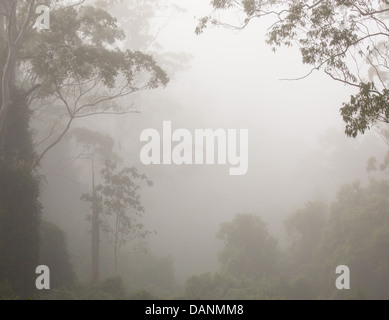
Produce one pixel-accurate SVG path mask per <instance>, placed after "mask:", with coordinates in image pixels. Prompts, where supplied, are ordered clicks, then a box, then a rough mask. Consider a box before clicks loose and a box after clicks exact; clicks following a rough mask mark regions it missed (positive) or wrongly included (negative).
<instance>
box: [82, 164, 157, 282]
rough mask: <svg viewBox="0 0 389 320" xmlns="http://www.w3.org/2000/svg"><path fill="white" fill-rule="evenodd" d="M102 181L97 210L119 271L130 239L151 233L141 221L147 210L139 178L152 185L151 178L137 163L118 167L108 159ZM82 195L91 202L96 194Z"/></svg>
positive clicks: (102, 173) (97, 188)
mask: <svg viewBox="0 0 389 320" xmlns="http://www.w3.org/2000/svg"><path fill="white" fill-rule="evenodd" d="M101 179H102V181H103V182H102V183H101V184H99V185H98V186H97V187H96V195H95V197H96V199H97V206H98V210H99V212H100V213H101V221H100V225H101V228H102V230H103V231H104V232H106V233H107V235H108V237H109V240H110V242H111V244H112V246H113V254H114V274H115V276H116V275H117V274H118V257H119V252H120V249H121V248H122V247H123V246H125V245H126V244H128V243H129V242H132V241H135V240H139V241H143V240H144V239H145V238H146V236H147V235H148V234H149V233H150V232H149V231H146V230H145V229H144V225H143V224H142V223H141V222H139V221H138V219H139V217H141V216H142V215H143V214H144V207H143V206H142V204H141V201H140V195H139V194H138V192H139V189H140V188H141V185H140V182H146V183H147V184H148V185H149V186H151V185H152V182H151V181H150V180H149V179H148V178H147V177H146V176H145V175H144V174H140V173H139V172H138V170H137V169H136V168H134V167H131V168H127V167H125V168H123V169H121V170H118V169H117V165H116V164H115V163H114V162H112V161H109V160H107V161H106V162H105V166H104V168H103V169H102V170H101ZM83 199H84V200H86V201H89V202H92V201H93V199H94V197H93V195H90V194H86V195H84V196H83Z"/></svg>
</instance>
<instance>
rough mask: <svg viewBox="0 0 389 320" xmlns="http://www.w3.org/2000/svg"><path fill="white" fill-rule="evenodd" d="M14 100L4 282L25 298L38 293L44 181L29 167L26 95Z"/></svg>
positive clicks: (2, 166) (2, 233)
mask: <svg viewBox="0 0 389 320" xmlns="http://www.w3.org/2000/svg"><path fill="white" fill-rule="evenodd" d="M14 101H17V102H18V103H17V104H15V105H13V107H12V109H11V113H10V121H11V122H10V123H9V125H8V126H7V129H6V131H5V137H6V138H7V139H6V143H5V144H4V146H5V148H6V151H7V154H6V156H5V157H4V158H3V159H0V282H2V283H4V281H6V282H8V284H9V286H10V287H11V289H12V292H14V294H15V295H17V296H18V297H20V298H24V297H27V296H31V295H32V294H34V293H35V268H36V267H37V266H38V265H39V241H40V239H39V225H40V213H41V206H40V203H39V200H38V197H39V191H40V180H39V178H38V177H37V176H36V175H35V174H34V173H32V172H31V171H30V167H29V164H30V161H31V160H32V159H33V158H34V153H33V151H32V146H31V131H30V130H29V129H28V128H29V127H28V120H29V114H30V113H29V110H28V107H27V105H26V101H25V100H24V99H23V94H22V93H19V94H18V95H17V96H15V97H14ZM8 137H10V138H8Z"/></svg>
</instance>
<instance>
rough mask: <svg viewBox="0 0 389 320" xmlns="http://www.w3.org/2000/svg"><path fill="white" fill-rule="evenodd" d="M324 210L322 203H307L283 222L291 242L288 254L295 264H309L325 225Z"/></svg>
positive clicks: (324, 206)
mask: <svg viewBox="0 0 389 320" xmlns="http://www.w3.org/2000/svg"><path fill="white" fill-rule="evenodd" d="M326 210H327V208H326V205H325V204H324V203H322V202H308V203H307V204H306V205H305V207H304V208H303V209H300V210H297V211H295V212H294V213H292V214H291V215H290V216H288V217H287V218H286V220H285V221H284V225H285V228H286V232H287V233H288V235H289V236H290V238H291V241H292V243H291V247H290V249H289V252H290V253H291V256H292V257H293V259H294V262H295V263H298V264H299V265H301V266H305V267H306V266H307V264H309V263H311V261H312V257H313V254H314V252H315V250H316V247H317V245H318V243H319V241H320V236H321V232H322V230H323V228H324V226H325V224H326V220H327V217H326V213H327V212H326ZM298 269H300V270H301V268H298ZM305 271H306V270H305Z"/></svg>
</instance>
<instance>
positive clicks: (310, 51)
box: [196, 0, 389, 137]
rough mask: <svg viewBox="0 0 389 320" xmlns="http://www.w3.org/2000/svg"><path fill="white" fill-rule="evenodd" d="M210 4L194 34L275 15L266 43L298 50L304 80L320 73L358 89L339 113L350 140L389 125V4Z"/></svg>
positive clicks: (297, 0)
mask: <svg viewBox="0 0 389 320" xmlns="http://www.w3.org/2000/svg"><path fill="white" fill-rule="evenodd" d="M211 6H212V8H213V11H212V13H211V14H210V15H209V16H207V17H204V18H201V19H200V23H199V25H198V27H197V28H196V33H197V34H199V33H201V32H202V31H203V30H204V28H206V27H207V26H208V25H210V24H211V25H212V24H213V25H219V26H223V27H227V28H234V29H243V28H245V27H246V26H247V25H248V24H249V23H250V21H252V20H253V19H258V18H264V17H269V16H270V17H273V18H274V20H273V21H272V22H271V25H270V28H269V30H268V34H267V42H268V44H270V45H272V46H273V48H274V50H275V49H276V47H279V46H282V45H284V46H287V47H289V46H292V45H296V46H297V47H298V48H299V49H300V53H301V56H302V61H303V63H304V64H308V65H311V66H312V69H311V71H310V72H309V73H308V74H306V75H304V76H303V77H302V78H304V77H307V76H308V75H310V74H311V73H312V72H313V71H315V70H323V71H324V72H325V73H326V74H327V75H329V76H330V77H331V78H332V79H334V80H335V81H339V82H341V83H343V84H346V85H349V86H352V87H355V88H356V89H358V91H359V93H358V94H356V95H353V96H352V97H351V99H350V101H349V102H347V103H345V104H344V106H343V108H342V109H341V115H342V117H343V120H344V121H345V122H346V134H347V135H348V136H352V137H356V136H357V135H358V133H362V134H363V133H364V132H365V131H366V130H368V129H370V127H371V126H373V125H375V124H376V123H377V122H383V123H389V91H388V90H389V77H388V76H389V53H388V52H389V51H388V48H389V47H388V40H389V27H388V25H387V21H388V19H389V1H387V0H373V1H355V0H342V1H338V0H319V1H316V0H303V1H302V0H291V1H281V0H271V1H262V0H238V1H236V0H224V1H219V0H213V1H211ZM226 11H227V12H234V13H235V14H236V13H240V17H241V20H240V21H238V22H236V23H234V22H230V21H231V19H228V18H227V17H226V16H223V13H225V12H226Z"/></svg>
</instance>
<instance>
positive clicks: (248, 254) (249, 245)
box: [217, 214, 278, 278]
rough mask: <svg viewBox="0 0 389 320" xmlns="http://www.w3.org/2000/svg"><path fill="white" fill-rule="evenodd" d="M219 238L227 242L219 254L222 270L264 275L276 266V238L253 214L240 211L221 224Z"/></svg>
mask: <svg viewBox="0 0 389 320" xmlns="http://www.w3.org/2000/svg"><path fill="white" fill-rule="evenodd" d="M217 237H218V238H219V239H221V240H223V241H224V248H223V250H222V251H221V252H220V253H219V260H220V262H221V264H222V270H223V271H225V272H229V273H231V274H233V275H235V276H238V277H239V276H245V277H251V278H261V277H265V276H268V275H272V274H274V272H275V269H276V267H277V258H278V249H277V241H276V240H275V239H274V238H273V237H272V236H271V235H270V233H269V231H268V230H267V227H266V224H265V223H264V222H263V221H262V219H261V218H260V217H258V216H256V215H253V214H237V215H236V216H235V217H234V219H233V220H232V221H229V222H224V223H222V224H221V226H220V229H219V231H218V233H217Z"/></svg>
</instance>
